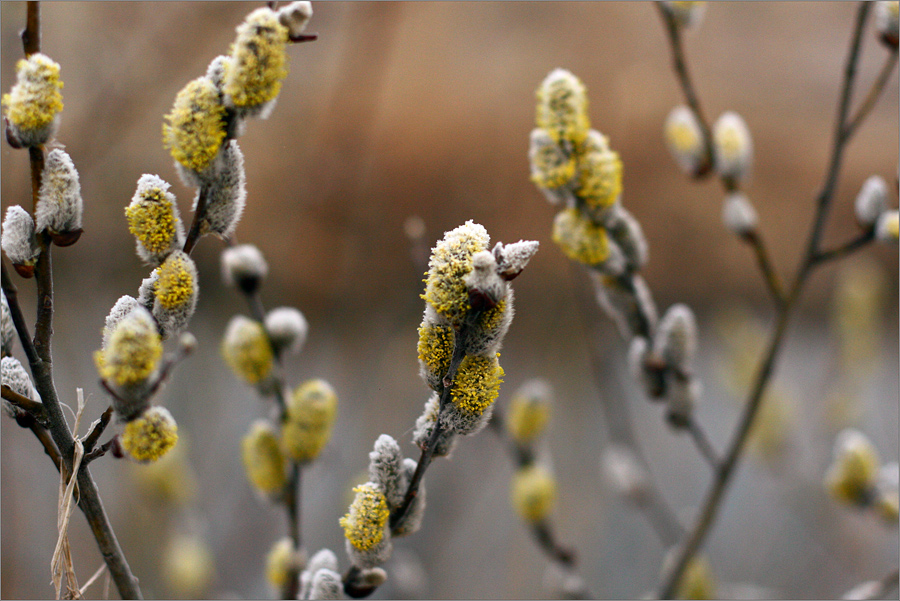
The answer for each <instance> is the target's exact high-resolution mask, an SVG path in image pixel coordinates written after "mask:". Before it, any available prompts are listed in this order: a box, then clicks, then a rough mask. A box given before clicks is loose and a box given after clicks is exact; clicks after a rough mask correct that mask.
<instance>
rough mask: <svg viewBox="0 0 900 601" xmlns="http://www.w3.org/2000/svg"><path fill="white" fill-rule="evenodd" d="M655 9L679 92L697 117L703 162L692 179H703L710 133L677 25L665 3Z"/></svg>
mask: <svg viewBox="0 0 900 601" xmlns="http://www.w3.org/2000/svg"><path fill="white" fill-rule="evenodd" d="M656 8H657V9H659V13H660V15H661V16H662V19H663V22H664V23H665V25H666V33H668V35H669V45H670V46H671V47H672V66H673V67H674V69H675V74H676V75H677V76H678V81H679V83H680V84H681V90H682V91H683V92H684V98H685V101H686V102H687V104H688V106H689V107H690V109H691V110H692V111H693V112H694V115H695V116H696V117H697V122H698V123H699V125H700V132H701V133H702V134H703V147H704V149H703V161H702V162H701V163H700V165H698V166H697V170H696V172H695V173H694V177H697V178H700V177H704V176H706V175H708V174H709V173H711V171H712V166H713V148H712V132H711V130H710V128H709V125H708V122H707V121H706V119H705V118H704V116H703V110H702V109H701V108H700V99H699V98H698V97H697V93H696V92H695V91H694V84H693V82H692V81H691V76H690V73H688V66H687V61H686V60H685V58H684V49H683V48H682V46H681V31H680V30H679V29H678V23H676V22H675V18H674V17H673V16H672V13H670V12H669V9H668V8H666V6H665V3H663V2H656Z"/></svg>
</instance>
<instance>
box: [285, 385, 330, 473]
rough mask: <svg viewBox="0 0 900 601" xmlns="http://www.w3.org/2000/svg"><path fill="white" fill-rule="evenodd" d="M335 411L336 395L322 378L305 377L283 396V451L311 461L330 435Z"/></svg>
mask: <svg viewBox="0 0 900 601" xmlns="http://www.w3.org/2000/svg"><path fill="white" fill-rule="evenodd" d="M336 412H337V395H336V394H335V393H334V389H333V388H331V386H330V385H329V384H328V382H325V381H324V380H308V381H306V382H304V383H303V384H301V385H300V386H298V387H297V388H296V389H295V390H294V391H293V392H292V393H291V396H290V398H289V399H288V400H287V419H286V420H285V422H284V423H283V424H282V430H281V445H282V449H283V450H284V452H285V454H286V455H287V456H288V457H290V458H291V459H293V460H294V461H299V462H308V461H312V460H313V459H315V458H316V457H318V455H319V453H321V452H322V449H323V448H324V447H325V445H326V444H327V443H328V440H329V439H330V438H331V428H332V426H333V425H334V418H335V413H336Z"/></svg>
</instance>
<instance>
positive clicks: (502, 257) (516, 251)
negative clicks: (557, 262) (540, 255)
mask: <svg viewBox="0 0 900 601" xmlns="http://www.w3.org/2000/svg"><path fill="white" fill-rule="evenodd" d="M539 246H540V243H539V242H537V241H535V240H519V241H518V242H513V243H512V244H506V245H504V244H503V243H502V242H498V243H497V244H496V245H495V246H494V250H493V251H492V252H493V253H494V258H495V259H496V260H497V273H499V274H500V277H502V278H503V279H504V280H511V279H513V278H515V277H516V276H517V275H519V274H520V273H522V270H523V269H525V266H527V265H528V262H529V261H531V257H533V256H534V255H535V253H536V252H537V251H538V247H539Z"/></svg>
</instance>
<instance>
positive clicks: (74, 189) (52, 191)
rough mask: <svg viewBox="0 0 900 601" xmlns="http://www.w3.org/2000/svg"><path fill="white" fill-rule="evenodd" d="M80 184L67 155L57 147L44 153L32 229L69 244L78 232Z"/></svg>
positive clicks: (80, 204) (81, 210)
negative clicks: (44, 160) (44, 159)
mask: <svg viewBox="0 0 900 601" xmlns="http://www.w3.org/2000/svg"><path fill="white" fill-rule="evenodd" d="M82 212H83V203H82V200H81V184H80V183H79V181H78V171H77V170H76V169H75V165H74V164H73V163H72V159H71V158H69V155H68V154H66V153H65V152H64V151H62V150H60V149H59V148H54V149H53V150H51V151H50V152H49V153H48V154H47V159H46V162H45V163H44V173H43V177H42V179H41V188H40V193H39V197H38V203H37V207H35V211H34V221H35V230H36V231H37V232H39V233H40V232H43V231H45V230H46V231H48V232H49V233H50V235H51V236H52V237H53V241H54V242H55V243H56V244H57V246H67V243H68V244H73V243H74V242H75V241H77V240H78V237H79V236H80V235H81V216H82Z"/></svg>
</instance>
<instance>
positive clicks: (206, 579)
mask: <svg viewBox="0 0 900 601" xmlns="http://www.w3.org/2000/svg"><path fill="white" fill-rule="evenodd" d="M163 557H164V563H163V575H164V577H165V581H166V585H167V586H168V587H169V590H171V591H172V592H173V593H175V594H176V596H178V597H179V598H183V599H202V598H204V597H206V596H207V595H208V591H209V589H210V586H211V585H212V582H213V578H214V576H215V571H216V568H215V558H214V557H213V554H212V551H211V550H210V548H209V546H208V545H207V544H206V543H205V542H204V541H203V540H202V539H200V538H199V537H196V536H184V535H180V536H176V537H175V538H174V539H173V540H172V542H170V543H169V545H168V547H167V549H166V551H165V553H164V554H163Z"/></svg>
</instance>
